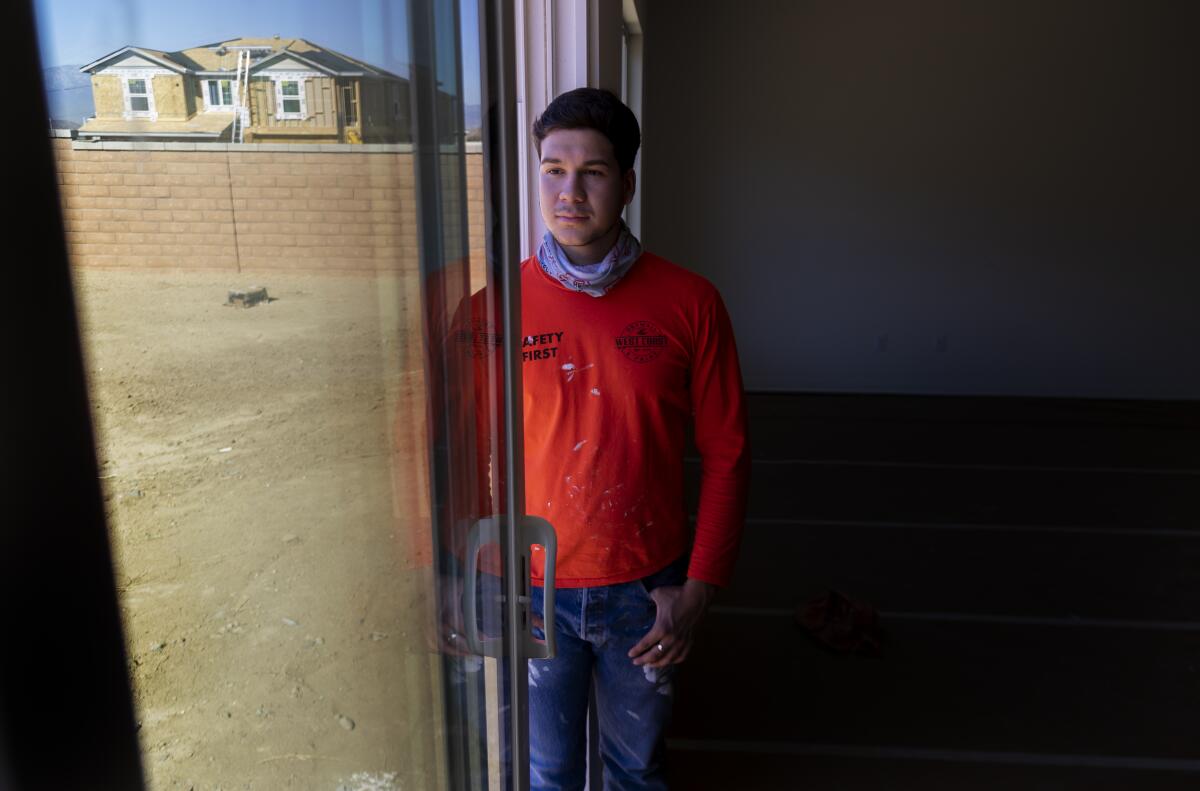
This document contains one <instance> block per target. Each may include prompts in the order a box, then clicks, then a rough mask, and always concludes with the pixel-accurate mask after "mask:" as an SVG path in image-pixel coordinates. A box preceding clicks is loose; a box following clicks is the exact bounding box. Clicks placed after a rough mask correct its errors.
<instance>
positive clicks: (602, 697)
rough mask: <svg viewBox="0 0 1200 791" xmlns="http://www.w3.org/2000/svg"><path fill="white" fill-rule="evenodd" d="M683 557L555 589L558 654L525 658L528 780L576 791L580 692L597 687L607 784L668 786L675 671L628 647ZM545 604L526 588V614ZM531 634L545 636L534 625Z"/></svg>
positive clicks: (683, 573) (650, 620) (679, 574)
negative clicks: (653, 568) (603, 581)
mask: <svg viewBox="0 0 1200 791" xmlns="http://www.w3.org/2000/svg"><path fill="white" fill-rule="evenodd" d="M686 577H687V557H686V556H685V557H682V558H680V559H679V560H677V561H675V562H674V563H672V564H671V565H670V566H667V567H666V568H665V569H663V570H662V571H659V572H657V573H655V574H652V575H650V576H649V577H645V578H644V579H641V580H635V581H634V582H627V583H623V584H619V585H605V586H600V587H595V588H559V589H558V591H557V594H556V599H555V607H554V613H555V618H556V624H555V634H556V636H557V641H558V655H557V656H556V657H555V658H553V659H531V660H529V764H530V770H529V775H530V787H531V788H532V789H534V790H535V791H551V789H553V791H577V790H578V789H582V788H583V786H584V775H585V765H586V764H585V754H586V750H587V744H586V735H585V734H586V731H585V728H586V726H587V708H588V691H589V688H590V687H591V685H592V682H593V680H594V681H595V685H596V709H597V715H598V719H599V721H600V734H599V735H600V758H601V760H602V762H603V767H604V789H605V791H634V789H637V791H657V790H658V789H665V788H666V787H667V784H666V779H665V773H664V769H663V752H664V750H663V732H664V731H665V729H666V727H667V722H668V720H669V719H670V716H671V704H672V703H673V702H674V698H675V694H674V686H673V685H672V683H671V675H672V671H673V668H664V669H662V670H655V669H653V668H649V667H639V666H638V665H635V664H633V660H632V659H630V658H629V656H627V654H628V652H629V649H631V648H633V646H634V644H635V643H637V642H638V641H639V640H641V639H642V638H643V637H644V636H645V635H646V633H647V632H649V631H650V629H651V627H652V626H653V625H654V615H655V605H654V600H653V599H651V598H650V593H649V592H650V591H651V590H653V589H654V588H657V587H659V586H661V585H682V584H683V582H684V580H685V579H686ZM544 610H545V605H544V602H543V591H542V589H541V588H534V589H533V611H534V612H535V613H536V614H537V615H538V616H539V617H540V616H541V615H542V614H543V613H544ZM535 634H536V636H538V637H543V636H544V635H543V634H541V633H540V630H535Z"/></svg>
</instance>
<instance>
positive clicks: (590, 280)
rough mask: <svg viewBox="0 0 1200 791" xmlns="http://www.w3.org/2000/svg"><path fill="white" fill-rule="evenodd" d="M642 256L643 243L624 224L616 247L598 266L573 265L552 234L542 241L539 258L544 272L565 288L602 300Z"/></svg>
mask: <svg viewBox="0 0 1200 791" xmlns="http://www.w3.org/2000/svg"><path fill="white" fill-rule="evenodd" d="M641 254H642V243H641V242H639V241H638V240H637V237H636V236H634V235H633V234H632V233H630V231H629V226H627V225H626V224H625V222H624V221H622V222H621V234H620V236H618V237H617V243H616V244H614V245H613V246H612V249H611V250H609V251H608V255H606V256H604V260H603V261H600V262H599V263H596V264H588V265H585V266H576V265H575V264H572V263H571V259H569V258H567V254H566V253H564V252H563V249H562V247H560V246H559V244H558V240H557V239H555V238H554V235H553V234H551V233H550V232H549V231H546V235H545V236H543V237H542V246H541V247H539V248H538V255H537V257H538V263H539V264H541V265H542V271H543V272H545V273H546V274H547V275H549V276H550V277H552V278H554V280H555V281H556V282H557V283H558V284H559V285H561V286H562V287H563V288H565V289H569V290H571V291H581V292H583V293H584V294H590V295H592V296H593V297H602V296H604V295H605V294H607V293H608V292H609V291H611V290H612V287H613V286H615V285H616V284H617V281H618V280H620V279H621V278H622V277H624V276H625V273H626V272H628V271H629V269H630V267H632V266H633V264H634V262H635V261H637V260H638V256H640V255H641Z"/></svg>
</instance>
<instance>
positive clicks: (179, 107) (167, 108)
mask: <svg viewBox="0 0 1200 791" xmlns="http://www.w3.org/2000/svg"><path fill="white" fill-rule="evenodd" d="M151 90H153V91H154V109H155V111H156V112H157V113H158V118H159V120H161V121H186V120H187V118H188V115H189V113H188V109H187V97H186V96H185V95H184V90H183V76H182V75H179V74H157V75H155V76H154V77H153V79H152V81H151Z"/></svg>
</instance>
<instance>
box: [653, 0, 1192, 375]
mask: <svg viewBox="0 0 1200 791" xmlns="http://www.w3.org/2000/svg"><path fill="white" fill-rule="evenodd" d="M645 13H646V16H647V18H646V20H645V25H646V29H647V37H646V45H645V81H646V82H645V110H644V113H643V119H642V120H643V126H644V130H645V147H644V156H645V159H644V162H643V169H644V173H645V179H644V184H643V188H644V193H643V201H644V202H643V208H642V211H643V239H644V241H645V242H646V243H647V246H648V247H649V249H651V250H654V251H655V252H658V253H660V254H663V255H666V256H667V257H669V258H672V259H674V260H676V261H678V262H679V263H681V264H684V265H686V266H689V267H690V268H693V269H695V270H697V271H699V272H701V273H703V274H705V275H706V276H708V277H709V278H710V279H712V280H713V281H714V282H715V283H716V284H717V285H718V286H719V288H720V289H721V291H722V293H723V294H724V295H725V298H726V302H727V304H728V306H729V309H730V312H731V314H732V316H733V320H734V324H735V327H736V329H737V332H738V339H739V348H740V351H741V354H742V359H743V366H744V370H745V375H746V381H747V386H748V387H750V388H753V389H782V390H799V391H826V392H837V391H843V392H892V393H945V394H1009V395H1034V396H1080V397H1117V398H1126V397H1128V398H1184V399H1196V398H1200V309H1198V305H1197V303H1200V277H1198V272H1197V270H1198V269H1200V230H1198V229H1200V199H1198V196H1200V113H1198V103H1200V82H1198V80H1200V76H1198V75H1200V58H1198V56H1197V53H1198V52H1200V47H1197V46H1196V42H1195V31H1196V30H1197V29H1200V26H1198V24H1197V23H1198V22H1200V3H1191V2H1169V1H1168V0H1136V1H1135V0H1128V1H1127V2H1118V3H1094V2H1091V0H1059V1H1058V2H1054V3H1032V2H1020V3H1010V2H996V3H991V2H988V3H984V2H968V1H967V0H959V1H957V2H952V1H951V0H936V1H935V0H922V1H921V2H903V3H897V2H892V1H891V0H863V1H862V2H855V3H845V2H838V1H837V0H827V1H826V2H802V1H799V0H798V1H797V2H788V3H783V2H779V3H774V2H766V1H765V0H743V2H738V3H732V2H716V1H710V2H697V1H696V0H653V2H650V3H647V4H646V9H645Z"/></svg>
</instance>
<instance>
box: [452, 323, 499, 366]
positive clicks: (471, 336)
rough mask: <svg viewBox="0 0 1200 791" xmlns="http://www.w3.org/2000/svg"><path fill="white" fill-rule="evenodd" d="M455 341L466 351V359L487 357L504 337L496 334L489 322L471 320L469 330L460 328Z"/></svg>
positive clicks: (494, 328)
mask: <svg viewBox="0 0 1200 791" xmlns="http://www.w3.org/2000/svg"><path fill="white" fill-rule="evenodd" d="M455 340H456V341H458V343H459V345H460V346H462V348H463V349H464V350H465V351H466V356H467V357H476V358H479V357H487V356H488V355H489V354H491V353H492V352H494V351H496V349H497V347H499V346H500V344H501V343H503V342H504V336H502V335H501V334H500V333H498V332H496V325H494V324H492V323H491V322H490V321H482V320H479V319H476V320H473V321H472V322H471V325H470V327H469V328H467V327H463V328H460V329H459V330H458V331H457V332H456V333H455Z"/></svg>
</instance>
